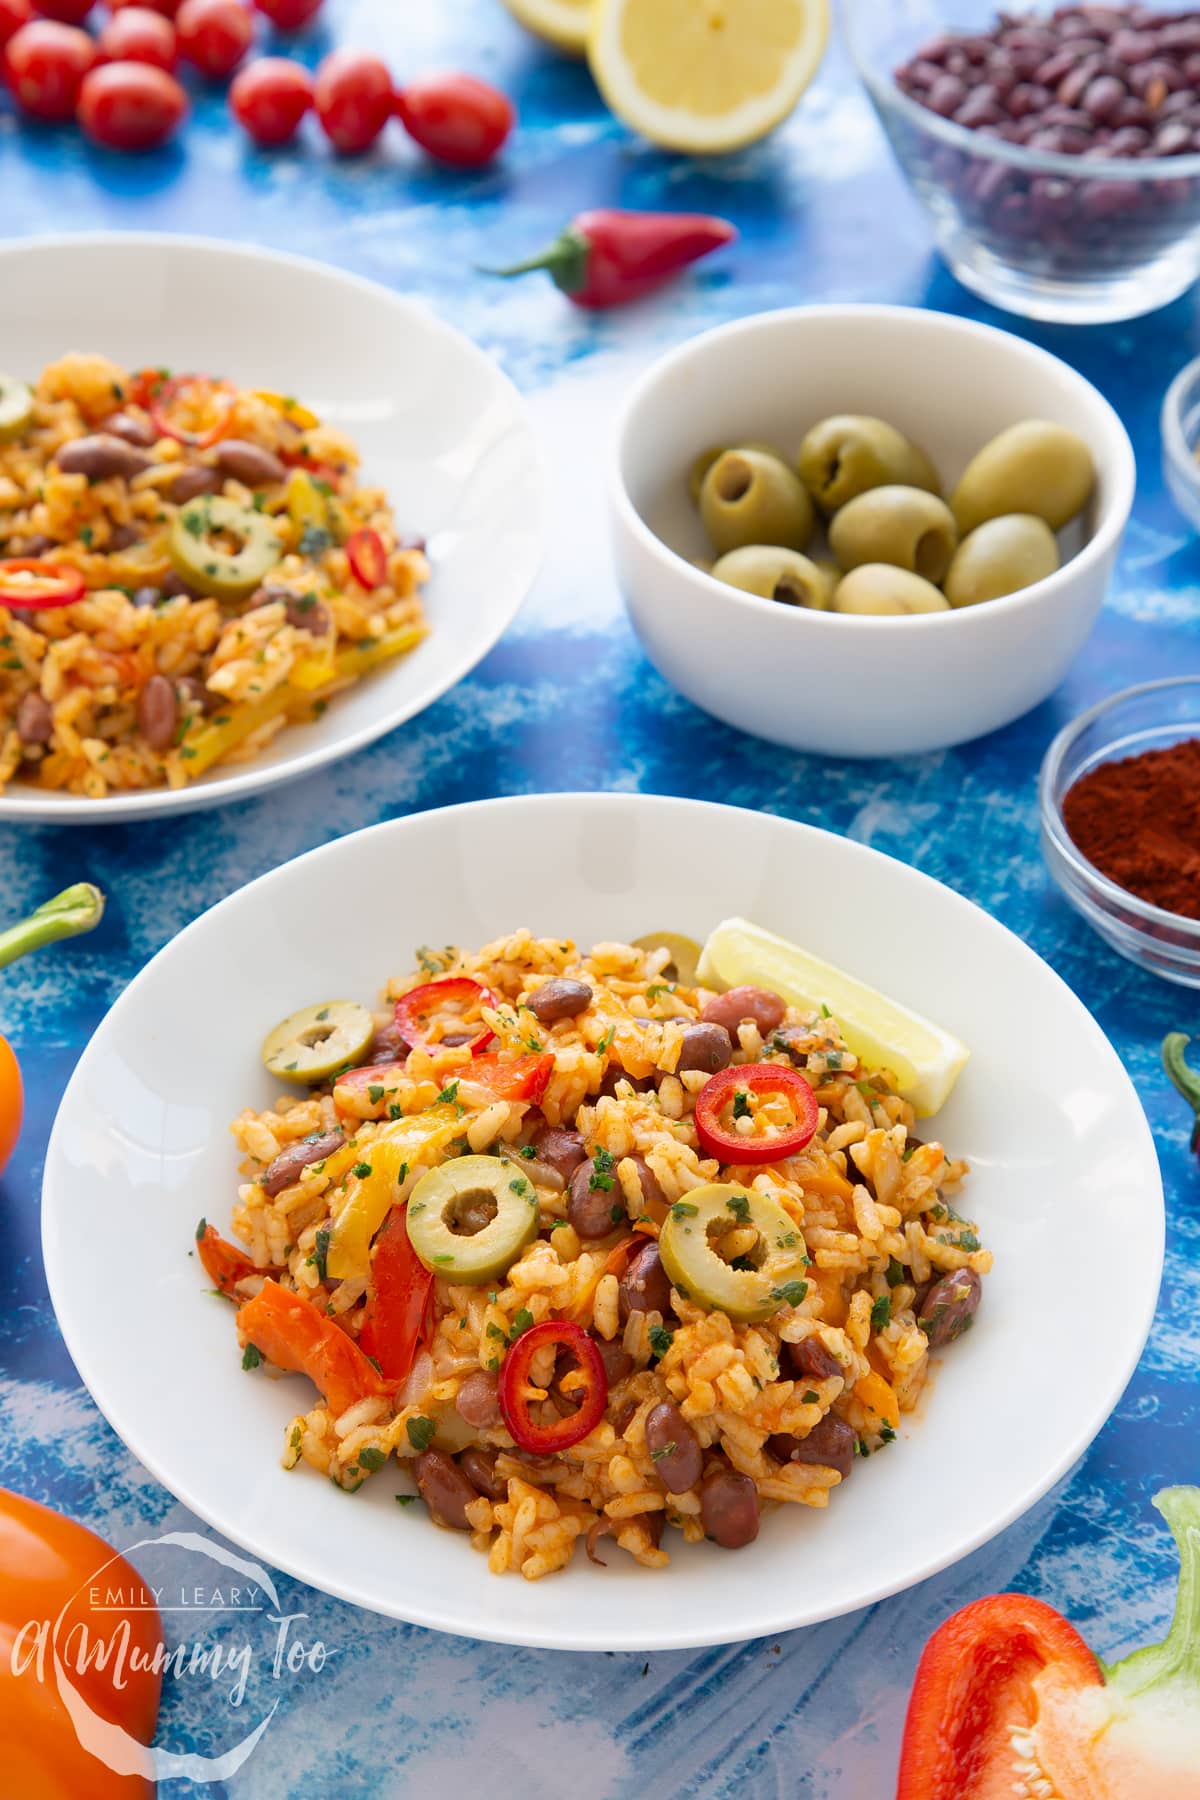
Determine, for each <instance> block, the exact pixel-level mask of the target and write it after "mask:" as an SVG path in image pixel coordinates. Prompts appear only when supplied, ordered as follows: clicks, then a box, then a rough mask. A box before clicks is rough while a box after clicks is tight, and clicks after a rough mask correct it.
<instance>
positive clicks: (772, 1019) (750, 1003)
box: [700, 987, 787, 1040]
mask: <svg viewBox="0 0 1200 1800" xmlns="http://www.w3.org/2000/svg"><path fill="white" fill-rule="evenodd" d="M786 1012H787V1006H786V1005H785V1003H784V1002H783V1001H782V1000H781V999H780V998H779V995H778V994H772V993H771V992H770V991H769V989H767V988H760V987H735V988H730V989H729V991H728V992H727V993H724V994H715V995H714V996H713V998H712V999H711V1000H710V1001H709V1002H708V1004H707V1006H706V1007H705V1008H704V1011H703V1012H702V1013H701V1014H700V1017H701V1019H702V1020H703V1021H704V1023H705V1024H706V1025H723V1026H724V1027H725V1029H726V1031H727V1032H728V1033H729V1036H730V1038H731V1039H733V1040H736V1038H737V1028H738V1026H739V1025H740V1024H742V1022H743V1021H744V1020H753V1022H754V1024H755V1025H757V1026H758V1029H759V1031H760V1033H761V1034H762V1036H763V1037H766V1036H767V1035H768V1033H769V1032H772V1031H774V1030H775V1029H776V1027H777V1026H779V1025H782V1024H783V1018H784V1014H785V1013H786Z"/></svg>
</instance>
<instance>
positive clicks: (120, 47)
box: [98, 6, 179, 75]
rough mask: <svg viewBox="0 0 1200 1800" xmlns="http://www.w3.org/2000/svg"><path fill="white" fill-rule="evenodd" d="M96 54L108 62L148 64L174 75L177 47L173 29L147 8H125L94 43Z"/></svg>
mask: <svg viewBox="0 0 1200 1800" xmlns="http://www.w3.org/2000/svg"><path fill="white" fill-rule="evenodd" d="M98 42H99V45H100V53H101V55H102V56H104V57H106V58H107V60H108V61H109V62H136V63H149V64H150V65H151V67H152V68H155V69H165V70H166V72H167V74H168V75H173V74H174V73H175V65H176V63H177V62H178V61H179V47H178V45H177V44H176V41H175V27H174V26H173V25H172V23H171V21H170V19H164V17H163V15H162V14H161V13H156V12H152V11H151V10H150V8H149V7H148V6H126V7H123V8H122V9H121V11H120V12H115V13H114V14H113V15H112V17H111V19H109V20H107V21H106V23H105V25H104V28H103V29H102V31H101V33H100V37H99V39H98Z"/></svg>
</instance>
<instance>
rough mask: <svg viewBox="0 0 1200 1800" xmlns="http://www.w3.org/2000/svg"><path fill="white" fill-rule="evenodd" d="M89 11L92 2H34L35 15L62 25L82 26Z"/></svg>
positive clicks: (81, 0) (78, 0) (48, 0)
mask: <svg viewBox="0 0 1200 1800" xmlns="http://www.w3.org/2000/svg"><path fill="white" fill-rule="evenodd" d="M91 10H92V0H34V11H35V12H36V13H39V14H40V15H41V17H42V18H43V19H58V20H59V22H60V23H61V24H63V25H82V24H83V21H84V20H85V19H86V18H87V16H88V14H89V13H90V12H91Z"/></svg>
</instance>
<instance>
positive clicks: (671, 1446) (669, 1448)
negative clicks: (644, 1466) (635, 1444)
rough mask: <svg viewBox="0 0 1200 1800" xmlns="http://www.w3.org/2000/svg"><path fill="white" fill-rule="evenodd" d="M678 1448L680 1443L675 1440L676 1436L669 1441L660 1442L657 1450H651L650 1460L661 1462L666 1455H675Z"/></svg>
mask: <svg viewBox="0 0 1200 1800" xmlns="http://www.w3.org/2000/svg"><path fill="white" fill-rule="evenodd" d="M678 1448H679V1445H678V1444H677V1443H676V1442H675V1440H674V1438H672V1439H671V1440H670V1442H669V1443H666V1444H660V1445H659V1447H658V1449H657V1450H652V1451H651V1452H650V1461H651V1462H661V1461H662V1460H663V1458H664V1456H674V1454H675V1452H676V1451H677V1450H678Z"/></svg>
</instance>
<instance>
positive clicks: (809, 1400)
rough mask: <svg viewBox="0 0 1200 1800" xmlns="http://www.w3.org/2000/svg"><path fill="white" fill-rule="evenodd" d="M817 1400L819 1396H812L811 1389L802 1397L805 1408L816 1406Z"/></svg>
mask: <svg viewBox="0 0 1200 1800" xmlns="http://www.w3.org/2000/svg"><path fill="white" fill-rule="evenodd" d="M818 1399H819V1395H817V1394H814V1393H813V1391H812V1389H811V1388H809V1390H808V1392H807V1394H805V1396H804V1404H805V1406H815V1405H816V1404H817V1401H818Z"/></svg>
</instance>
